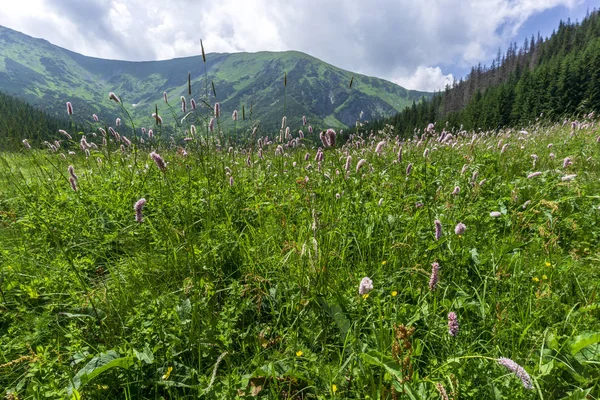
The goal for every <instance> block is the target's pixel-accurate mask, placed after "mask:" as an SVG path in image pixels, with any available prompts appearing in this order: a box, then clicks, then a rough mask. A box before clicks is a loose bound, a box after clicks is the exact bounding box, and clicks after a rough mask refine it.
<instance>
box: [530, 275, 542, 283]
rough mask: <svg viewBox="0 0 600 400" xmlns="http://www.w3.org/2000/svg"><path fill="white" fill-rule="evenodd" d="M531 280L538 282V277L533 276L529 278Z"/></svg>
mask: <svg viewBox="0 0 600 400" xmlns="http://www.w3.org/2000/svg"><path fill="white" fill-rule="evenodd" d="M531 280H532V281H534V282H539V281H540V279H539V278H538V277H537V276H534V277H533V278H531Z"/></svg>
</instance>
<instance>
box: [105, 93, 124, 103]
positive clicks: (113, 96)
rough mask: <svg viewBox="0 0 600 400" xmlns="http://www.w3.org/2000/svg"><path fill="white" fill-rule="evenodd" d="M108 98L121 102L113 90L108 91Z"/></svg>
mask: <svg viewBox="0 0 600 400" xmlns="http://www.w3.org/2000/svg"><path fill="white" fill-rule="evenodd" d="M108 99H109V100H114V101H115V102H116V103H120V102H121V99H119V98H118V97H117V95H116V94H114V93H113V92H110V93H109V94H108Z"/></svg>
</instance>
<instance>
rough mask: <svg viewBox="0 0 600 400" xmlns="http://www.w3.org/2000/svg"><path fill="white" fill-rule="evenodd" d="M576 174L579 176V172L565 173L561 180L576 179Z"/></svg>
mask: <svg viewBox="0 0 600 400" xmlns="http://www.w3.org/2000/svg"><path fill="white" fill-rule="evenodd" d="M576 176H577V174H572V175H565V176H563V177H562V178H560V180H561V181H572V180H573V179H575V177H576Z"/></svg>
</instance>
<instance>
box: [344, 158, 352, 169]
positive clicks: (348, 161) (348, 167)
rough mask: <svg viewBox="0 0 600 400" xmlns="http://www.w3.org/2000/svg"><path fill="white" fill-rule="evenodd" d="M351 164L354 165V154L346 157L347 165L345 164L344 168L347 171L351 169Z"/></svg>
mask: <svg viewBox="0 0 600 400" xmlns="http://www.w3.org/2000/svg"><path fill="white" fill-rule="evenodd" d="M351 165H352V156H348V157H346V165H345V166H344V169H345V170H346V172H348V171H350V166H351Z"/></svg>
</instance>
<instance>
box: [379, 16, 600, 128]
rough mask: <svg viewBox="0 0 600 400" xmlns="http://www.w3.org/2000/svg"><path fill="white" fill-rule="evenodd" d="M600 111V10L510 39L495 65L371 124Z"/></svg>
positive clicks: (495, 121) (493, 121)
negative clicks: (546, 32)
mask: <svg viewBox="0 0 600 400" xmlns="http://www.w3.org/2000/svg"><path fill="white" fill-rule="evenodd" d="M590 112H596V113H598V112H600V10H596V9H594V10H593V11H592V12H590V13H588V15H587V16H586V18H585V19H584V20H583V21H581V22H572V21H570V20H567V21H566V22H564V21H561V22H560V24H559V26H558V29H557V30H555V31H554V32H553V34H552V35H551V36H550V37H549V38H546V39H544V38H542V37H541V36H540V35H539V34H538V37H537V38H534V37H531V39H529V38H526V39H525V41H524V43H523V45H522V46H521V47H520V48H519V47H518V46H517V44H516V43H512V44H511V45H510V47H509V48H508V50H507V51H506V53H505V54H504V55H503V54H501V53H500V52H499V53H498V56H497V57H496V59H495V60H494V61H493V62H492V65H491V66H490V67H489V68H488V67H487V66H483V67H482V66H481V65H478V66H477V67H473V68H472V69H471V73H470V74H469V75H468V76H467V77H466V79H464V80H463V79H461V80H460V81H459V82H454V84H453V85H452V86H451V87H450V86H448V87H447V88H446V90H445V91H444V92H440V93H436V94H435V95H434V96H433V97H432V98H431V99H427V100H425V101H421V102H419V103H418V104H415V105H413V106H411V107H410V108H407V109H405V110H404V111H402V112H400V113H398V114H397V115H395V116H394V117H391V118H388V119H383V120H379V121H375V122H372V123H371V125H370V126H368V128H369V129H379V128H382V127H383V126H384V125H386V124H390V125H393V126H394V127H395V132H397V133H400V134H405V135H411V134H412V133H413V131H414V129H415V128H421V129H422V128H424V127H426V126H427V125H428V124H429V123H431V122H434V121H436V122H437V124H438V126H440V127H441V126H447V128H446V129H451V128H453V127H454V128H458V127H461V126H462V128H464V129H467V130H477V129H480V128H481V129H484V130H486V129H497V128H503V127H510V126H519V125H520V126H524V125H529V124H530V123H532V122H533V121H535V120H536V119H537V118H540V117H541V116H543V118H544V119H545V120H548V121H562V120H563V119H564V118H570V117H572V116H575V118H580V117H582V116H583V115H586V114H589V113H590Z"/></svg>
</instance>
